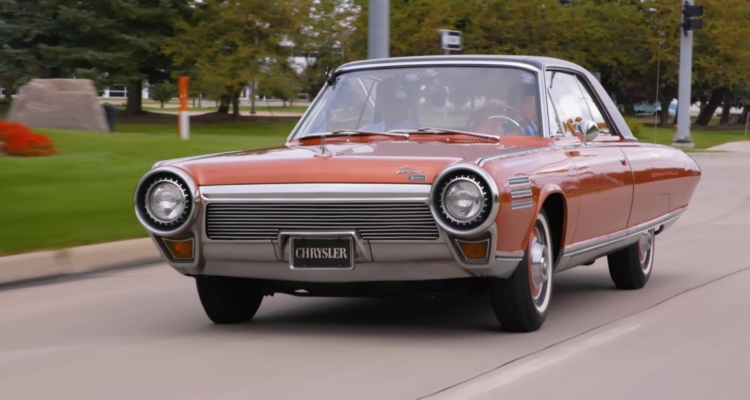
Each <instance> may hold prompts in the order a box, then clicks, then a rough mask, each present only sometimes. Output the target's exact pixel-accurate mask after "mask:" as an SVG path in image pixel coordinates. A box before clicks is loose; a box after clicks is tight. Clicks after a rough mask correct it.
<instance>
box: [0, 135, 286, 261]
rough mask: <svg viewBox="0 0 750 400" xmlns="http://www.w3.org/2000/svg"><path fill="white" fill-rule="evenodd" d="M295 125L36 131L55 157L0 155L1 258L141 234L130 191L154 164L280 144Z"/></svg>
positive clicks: (140, 235)
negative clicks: (187, 132) (181, 135)
mask: <svg viewBox="0 0 750 400" xmlns="http://www.w3.org/2000/svg"><path fill="white" fill-rule="evenodd" d="M294 124H295V122H294V121H284V122H270V123H262V122H259V123H251V124H232V123H227V124H211V125H196V126H193V127H191V137H190V140H184V141H183V140H178V139H177V134H176V127H175V126H174V125H120V126H118V127H117V129H116V130H117V132H116V133H113V134H101V133H85V132H77V131H64V130H49V129H36V131H38V132H40V133H44V134H46V135H48V136H49V137H50V138H52V139H53V140H54V142H55V145H56V147H57V148H58V150H60V154H59V155H55V156H50V157H39V158H16V157H2V158H0V187H2V197H0V198H1V199H2V200H0V204H2V209H3V212H2V214H0V255H8V254H14V253H21V252H26V251H32V250H42V249H60V248H65V247H70V246H79V245H86V244H94V243H101V242H108V241H115V240H124V239H131V238H138V237H144V236H145V235H146V233H145V230H144V229H143V227H142V226H141V225H140V224H139V223H138V220H137V219H136V217H135V214H134V212H133V190H134V189H135V185H136V184H137V183H138V180H139V179H140V177H141V176H142V175H143V174H144V173H145V172H147V171H148V170H149V169H150V168H151V166H152V165H153V164H154V163H155V162H156V161H159V160H163V159H170V158H178V157H187V156H192V155H200V154H207V153H215V152H223V151H231V150H242V149H254V148H262V147H272V146H278V145H282V144H283V143H284V141H285V139H286V136H287V135H288V134H289V132H290V131H291V129H292V128H293V127H294Z"/></svg>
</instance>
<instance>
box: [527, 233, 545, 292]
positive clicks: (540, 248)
mask: <svg viewBox="0 0 750 400" xmlns="http://www.w3.org/2000/svg"><path fill="white" fill-rule="evenodd" d="M546 255H547V246H545V245H544V244H542V243H539V241H538V240H537V239H536V238H534V242H533V243H532V244H531V279H532V281H533V284H534V287H535V288H537V289H539V288H541V287H542V285H544V282H546V281H547V257H546Z"/></svg>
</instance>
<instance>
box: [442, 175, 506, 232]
mask: <svg viewBox="0 0 750 400" xmlns="http://www.w3.org/2000/svg"><path fill="white" fill-rule="evenodd" d="M498 208H499V192H498V187H497V184H496V183H495V180H494V179H493V178H492V176H490V174H489V173H487V171H485V170H484V169H482V168H481V167H479V166H477V165H474V164H456V165H452V166H450V167H448V168H446V169H445V170H444V171H443V172H442V173H440V175H438V177H437V178H436V179H435V181H434V182H433V184H432V192H431V193H430V210H431V211H432V216H433V217H434V218H435V220H436V222H437V223H438V224H439V225H440V227H441V228H443V229H444V230H445V231H447V232H448V233H451V234H454V235H460V236H471V235H475V234H478V233H482V232H484V231H486V230H487V229H488V228H489V227H490V226H491V225H492V223H493V222H494V220H495V217H496V216H497V212H498Z"/></svg>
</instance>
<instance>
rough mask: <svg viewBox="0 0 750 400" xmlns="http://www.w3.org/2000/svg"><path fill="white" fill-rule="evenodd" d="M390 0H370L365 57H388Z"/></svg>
mask: <svg viewBox="0 0 750 400" xmlns="http://www.w3.org/2000/svg"><path fill="white" fill-rule="evenodd" d="M389 3H390V0H370V3H369V11H368V15H367V19H368V30H367V58H369V59H373V58H388V57H389V55H388V47H389V46H388V45H389V43H390V41H389V40H390V39H389V36H390V31H389V25H390V18H389V17H390V9H391V7H390V4H389Z"/></svg>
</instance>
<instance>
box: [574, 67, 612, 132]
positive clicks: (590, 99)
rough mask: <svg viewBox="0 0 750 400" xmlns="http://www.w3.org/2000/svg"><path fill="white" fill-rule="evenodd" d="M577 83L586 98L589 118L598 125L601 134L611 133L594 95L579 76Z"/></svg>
mask: <svg viewBox="0 0 750 400" xmlns="http://www.w3.org/2000/svg"><path fill="white" fill-rule="evenodd" d="M578 85H579V86H580V88H581V91H582V92H583V97H584V99H585V100H586V104H587V105H588V107H589V111H590V112H591V120H592V121H594V122H595V123H596V124H597V125H599V129H600V131H601V133H602V134H603V135H611V132H610V130H609V125H608V124H607V121H606V120H605V119H604V114H603V113H602V107H600V106H599V105H598V104H597V103H596V101H595V100H594V96H592V95H591V91H590V90H589V88H588V87H587V86H586V84H585V83H584V82H583V80H581V78H580V77H579V78H578Z"/></svg>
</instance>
